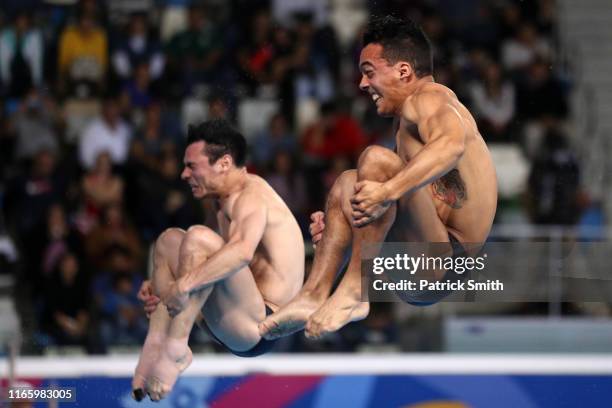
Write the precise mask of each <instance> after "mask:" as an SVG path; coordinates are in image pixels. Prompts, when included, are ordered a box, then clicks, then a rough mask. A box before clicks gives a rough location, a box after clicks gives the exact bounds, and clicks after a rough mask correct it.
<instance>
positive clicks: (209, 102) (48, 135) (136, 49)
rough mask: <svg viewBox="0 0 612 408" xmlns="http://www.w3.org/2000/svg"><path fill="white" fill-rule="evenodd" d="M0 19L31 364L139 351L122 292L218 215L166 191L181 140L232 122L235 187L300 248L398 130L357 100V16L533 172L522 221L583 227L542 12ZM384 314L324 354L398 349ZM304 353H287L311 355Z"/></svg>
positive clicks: (174, 189) (10, 7)
mask: <svg viewBox="0 0 612 408" xmlns="http://www.w3.org/2000/svg"><path fill="white" fill-rule="evenodd" d="M2 3H3V7H2V10H1V14H0V16H1V17H0V18H1V19H0V215H1V218H0V236H2V237H3V239H5V240H7V242H11V243H12V244H13V247H14V250H13V251H12V252H11V251H8V250H5V251H4V252H3V254H4V255H3V256H0V259H1V260H0V262H1V266H2V270H3V271H4V272H7V271H8V273H12V274H14V276H16V277H17V281H18V284H17V293H18V294H19V297H18V301H19V310H20V313H21V314H22V321H24V323H25V325H26V326H27V327H26V331H27V332H28V333H29V334H31V337H30V338H31V339H32V340H31V344H30V346H31V348H32V349H36V348H37V347H38V348H43V347H45V346H46V345H49V344H57V345H66V344H72V345H82V346H84V347H86V348H87V350H89V351H90V352H104V351H105V350H107V348H108V347H109V346H115V345H130V344H139V343H141V342H142V340H143V338H144V335H145V333H146V327H147V326H146V324H147V323H146V319H145V318H144V315H143V312H142V310H141V307H140V305H139V304H138V301H137V299H136V293H137V290H138V288H139V286H140V283H141V282H142V280H143V279H145V278H146V271H147V264H148V259H147V257H148V251H149V248H150V245H151V244H152V242H153V241H154V240H155V238H156V237H157V235H158V234H159V233H160V232H161V231H163V230H164V229H165V228H168V227H181V228H187V227H189V226H190V225H193V224H197V223H204V222H206V221H207V220H210V219H211V216H212V215H214V214H212V213H211V207H210V203H207V202H197V201H194V200H193V199H192V197H191V196H190V192H189V190H188V189H187V188H186V186H185V185H184V183H183V182H182V181H181V180H180V173H181V169H182V151H183V143H184V137H185V133H186V129H187V125H188V124H189V123H193V122H195V121H199V120H203V119H210V118H220V117H224V118H228V119H230V120H231V121H233V122H234V123H236V125H237V126H239V127H240V128H241V130H242V131H243V132H244V134H245V136H246V137H247V139H248V142H249V145H250V158H249V165H248V166H249V170H250V171H252V172H254V173H257V174H260V175H261V176H262V177H265V178H266V180H268V182H269V183H270V184H271V185H272V186H273V187H274V188H275V189H276V191H278V192H279V194H280V195H281V196H282V197H283V198H284V199H285V201H286V202H287V204H288V205H289V207H290V208H291V210H292V211H293V212H294V214H295V215H296V217H297V219H298V220H299V222H300V224H301V226H302V229H303V231H304V237H305V239H308V236H307V226H308V217H309V214H310V212H312V211H314V210H318V209H321V208H322V207H323V204H324V198H325V195H326V192H327V190H328V189H329V187H330V186H331V184H332V183H333V181H334V180H335V178H336V176H337V175H339V174H340V173H341V172H342V171H344V170H346V169H348V168H351V167H353V166H354V164H355V161H356V159H357V157H358V155H359V153H360V152H361V150H362V149H363V147H364V146H366V145H367V144H370V143H378V144H382V145H385V146H388V147H391V148H392V147H393V143H394V138H393V135H392V122H391V121H389V120H388V119H383V118H379V117H377V115H376V112H375V109H374V106H373V104H372V103H371V101H370V99H369V98H368V97H367V95H365V94H363V95H362V94H361V93H360V91H359V89H358V86H357V84H358V82H359V76H360V73H359V71H358V68H357V60H358V56H359V50H360V32H361V31H362V30H363V27H364V25H365V24H366V22H367V19H368V16H369V15H371V14H385V13H393V14H396V15H403V16H408V17H410V18H412V19H414V20H416V21H417V22H419V23H420V24H421V25H422V27H423V29H424V31H425V32H426V33H427V34H428V36H429V38H430V39H431V41H432V44H433V47H434V50H435V63H434V67H435V79H436V81H437V82H440V83H443V84H445V85H447V86H449V87H450V88H451V89H453V90H454V91H455V92H456V93H457V95H458V96H459V98H460V100H461V101H463V102H464V103H465V104H466V105H467V106H468V107H469V108H470V109H471V111H472V112H473V113H474V115H475V117H476V119H477V121H478V124H479V127H480V130H481V133H482V135H483V136H484V138H485V140H486V141H487V142H488V143H491V144H493V143H511V144H513V145H516V146H519V147H520V149H521V151H522V152H523V154H524V155H525V157H527V158H528V160H529V161H530V162H531V163H533V167H532V168H533V169H536V170H534V171H532V173H531V175H530V177H529V183H528V189H527V191H525V193H526V195H525V196H526V197H528V199H527V200H525V202H527V203H528V204H527V205H526V206H525V208H526V210H525V212H526V213H527V214H528V216H529V217H531V220H532V221H533V222H537V223H549V224H571V223H574V222H576V221H577V217H578V216H579V208H580V206H581V205H582V204H581V202H580V195H579V193H578V191H579V166H578V163H577V162H576V159H575V158H574V157H573V155H572V153H571V149H570V148H569V143H568V142H567V135H565V134H564V130H563V129H564V127H563V126H562V124H563V121H564V120H565V119H566V118H567V116H568V91H569V87H570V83H569V81H568V80H567V78H565V77H563V76H562V75H559V74H560V73H559V72H557V71H556V70H555V69H554V68H553V67H554V66H555V58H556V53H555V50H556V49H557V43H556V41H557V37H556V35H555V30H556V14H555V12H556V9H555V6H554V2H553V1H552V0H539V1H520V2H519V1H510V0H507V1H506V0H499V1H480V0H466V1H461V2H458V1H454V0H419V1H411V2H409V4H408V2H405V1H401V0H376V1H374V0H372V1H366V0H363V1H342V0H316V1H292V0H291V1H290V0H252V1H251V0H232V1H222V0H208V1H197V0H129V1H128V0H107V1H102V0H100V1H96V0H79V1H77V0H63V1H54V0H3V2H2ZM561 196H562V197H563V200H562V201H561V200H560V198H559V197H561ZM529 197H531V199H529ZM559 203H563V204H562V205H561V206H560V205H559ZM212 218H213V219H214V217H212ZM5 247H10V245H8V244H7V245H5ZM9 252H11V253H12V255H13V256H7V255H6V254H7V253H9ZM385 308H386V306H384V305H383V306H380V305H378V306H377V307H374V308H373V311H372V314H371V316H370V318H369V319H368V320H366V321H365V322H364V323H362V324H360V325H358V326H355V327H353V328H349V329H348V330H346V331H345V332H344V333H345V334H343V335H342V336H341V338H336V339H334V340H333V344H330V345H327V347H328V349H329V348H331V349H339V350H351V349H354V348H355V347H357V346H358V345H359V344H361V343H364V342H377V341H380V342H393V341H395V340H396V339H395V336H397V333H396V331H395V330H394V328H393V325H392V324H391V321H390V319H391V317H390V316H389V313H385ZM379 309H380V310H379ZM298 343H299V344H297V343H296V344H292V345H289V346H288V347H290V348H292V349H298V350H303V349H307V348H308V347H315V346H313V345H307V344H306V345H305V344H303V341H302V340H300V341H298Z"/></svg>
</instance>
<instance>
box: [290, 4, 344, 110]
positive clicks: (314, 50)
mask: <svg viewBox="0 0 612 408" xmlns="http://www.w3.org/2000/svg"><path fill="white" fill-rule="evenodd" d="M295 18H296V30H295V31H296V43H295V44H296V45H295V53H294V56H293V58H294V87H295V98H296V103H299V101H301V100H307V99H310V98H315V99H317V100H318V101H321V102H329V101H330V100H332V99H333V98H334V97H335V92H334V86H333V79H334V78H335V77H336V75H337V68H338V67H337V66H336V63H335V58H334V55H335V54H336V53H337V42H336V38H335V37H334V36H333V32H331V31H325V32H323V31H317V29H316V27H315V26H314V23H313V21H312V19H313V16H312V14H309V13H298V14H297V15H296V17H295Z"/></svg>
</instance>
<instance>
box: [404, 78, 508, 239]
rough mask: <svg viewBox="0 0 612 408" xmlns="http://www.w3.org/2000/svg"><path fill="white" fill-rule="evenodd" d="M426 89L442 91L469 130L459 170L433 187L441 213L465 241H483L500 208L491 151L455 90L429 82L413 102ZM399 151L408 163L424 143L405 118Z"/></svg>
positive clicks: (435, 200) (441, 216)
mask: <svg viewBox="0 0 612 408" xmlns="http://www.w3.org/2000/svg"><path fill="white" fill-rule="evenodd" d="M422 92H440V93H443V94H444V95H446V96H447V103H448V104H450V105H451V106H452V107H453V108H454V109H455V110H456V111H457V113H458V114H459V115H460V117H461V119H462V122H463V126H464V128H465V131H466V135H465V150H464V153H463V155H462V157H461V158H460V159H459V162H458V164H457V166H456V168H455V169H453V170H451V171H450V172H448V173H447V174H446V175H444V176H443V177H441V178H440V179H438V180H436V181H434V182H433V183H431V184H430V185H429V186H426V187H424V188H429V189H430V192H431V194H432V196H433V197H434V203H435V205H436V208H437V211H438V215H439V217H440V219H441V220H442V222H444V224H445V225H446V227H447V229H448V230H449V231H450V232H452V233H453V234H454V235H455V236H456V237H457V238H458V239H459V240H460V241H462V242H483V241H484V240H485V239H486V237H487V235H488V234H489V232H490V229H491V225H492V223H493V218H494V217H495V210H496V208H497V176H496V173H495V167H494V165H493V160H492V159H491V154H490V153H489V149H488V148H487V146H486V144H485V142H484V140H483V138H482V136H481V135H480V133H479V132H478V128H477V126H476V122H475V121H474V118H473V117H472V115H471V114H470V112H469V111H468V110H467V108H466V107H465V106H463V104H461V102H459V100H458V99H457V96H456V95H455V93H454V92H453V91H451V90H450V89H448V88H447V87H445V86H443V85H440V84H437V83H427V84H425V85H423V86H422V87H421V88H420V89H419V90H418V92H416V93H415V94H414V95H413V96H411V97H409V99H408V100H407V101H406V103H411V101H414V100H415V97H418V95H419V94H420V93H422ZM396 142H397V152H398V154H399V156H400V157H401V158H402V160H404V161H405V162H408V161H409V160H410V158H411V157H413V156H414V155H415V154H417V153H418V151H419V150H421V149H422V148H423V146H424V143H425V142H426V141H425V140H422V139H421V136H420V135H419V132H418V130H417V124H416V123H414V122H411V121H409V120H408V119H407V118H402V119H401V121H400V125H399V129H398V132H397V134H396Z"/></svg>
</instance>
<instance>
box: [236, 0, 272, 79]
mask: <svg viewBox="0 0 612 408" xmlns="http://www.w3.org/2000/svg"><path fill="white" fill-rule="evenodd" d="M237 54H238V55H237V56H238V62H239V64H240V68H241V70H242V79H243V81H245V82H246V83H247V84H248V85H250V86H251V87H252V88H253V90H254V89H255V88H256V87H257V86H258V85H260V84H267V83H270V82H271V80H272V65H273V64H272V63H273V61H274V58H275V48H274V44H273V27H272V20H271V18H270V12H269V11H268V10H266V9H262V10H259V11H258V12H257V13H256V14H255V15H254V16H253V18H252V19H251V28H250V30H248V31H247V35H246V36H245V38H244V39H243V41H242V48H241V49H240V50H238V53H237Z"/></svg>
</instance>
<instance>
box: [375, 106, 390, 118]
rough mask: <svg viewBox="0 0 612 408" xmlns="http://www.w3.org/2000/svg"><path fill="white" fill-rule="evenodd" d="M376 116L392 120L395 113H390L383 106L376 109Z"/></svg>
mask: <svg viewBox="0 0 612 408" xmlns="http://www.w3.org/2000/svg"><path fill="white" fill-rule="evenodd" d="M376 114H377V115H378V116H382V117H383V118H390V117H392V116H393V112H389V111H388V110H386V109H384V108H383V107H381V106H377V107H376Z"/></svg>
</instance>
